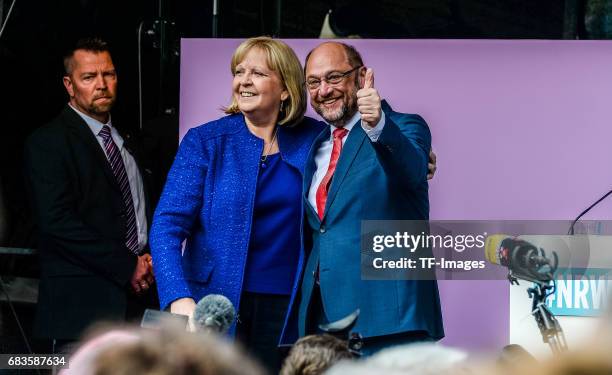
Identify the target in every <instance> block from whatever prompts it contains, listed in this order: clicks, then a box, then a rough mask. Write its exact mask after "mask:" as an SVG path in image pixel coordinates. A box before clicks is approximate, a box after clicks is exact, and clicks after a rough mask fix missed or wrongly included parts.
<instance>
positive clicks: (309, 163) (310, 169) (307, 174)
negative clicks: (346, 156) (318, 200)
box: [302, 125, 331, 219]
mask: <svg viewBox="0 0 612 375" xmlns="http://www.w3.org/2000/svg"><path fill="white" fill-rule="evenodd" d="M330 136H331V131H330V130H329V125H328V126H326V127H325V130H323V131H322V132H321V134H319V136H318V137H317V138H315V140H314V142H313V143H312V146H311V147H310V152H309V153H308V158H307V159H306V167H305V168H304V185H303V187H302V194H303V199H304V204H305V205H306V210H307V211H308V212H309V213H310V214H312V215H314V216H316V217H317V219H318V218H319V216H318V215H317V213H316V211H315V210H314V207H312V205H311V204H310V202H309V201H308V193H309V191H310V184H312V178H313V177H314V174H315V172H316V170H317V164H316V162H315V157H316V156H317V151H319V147H320V146H321V143H323V142H324V141H325V140H327V139H329V137H330Z"/></svg>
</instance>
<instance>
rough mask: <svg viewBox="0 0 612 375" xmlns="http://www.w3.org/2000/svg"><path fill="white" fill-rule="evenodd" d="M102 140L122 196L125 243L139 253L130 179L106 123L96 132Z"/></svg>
mask: <svg viewBox="0 0 612 375" xmlns="http://www.w3.org/2000/svg"><path fill="white" fill-rule="evenodd" d="M98 135H100V137H102V140H103V141H104V149H105V150H106V156H107V157H108V161H109V163H110V166H111V169H112V170H113V174H114V175H115V179H116V180H117V183H118V184H119V188H120V189H121V195H122V196H123V203H124V204H125V214H126V215H125V216H126V229H127V231H126V235H125V245H126V246H127V248H128V249H129V250H130V251H131V252H132V253H134V254H136V255H139V252H140V251H139V249H138V230H137V227H136V214H135V213H134V202H133V201H132V191H131V190H130V181H129V179H128V175H127V172H126V171H125V165H123V159H122V158H121V152H120V151H119V148H118V147H117V145H116V144H115V142H113V137H111V130H110V127H109V126H108V125H104V126H103V127H102V130H100V133H98Z"/></svg>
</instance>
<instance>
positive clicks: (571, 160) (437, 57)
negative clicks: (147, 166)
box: [180, 39, 612, 349]
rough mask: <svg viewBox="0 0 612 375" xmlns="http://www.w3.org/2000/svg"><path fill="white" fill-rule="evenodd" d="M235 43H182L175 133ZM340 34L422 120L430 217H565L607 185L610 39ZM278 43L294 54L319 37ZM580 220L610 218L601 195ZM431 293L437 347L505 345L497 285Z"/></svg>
mask: <svg viewBox="0 0 612 375" xmlns="http://www.w3.org/2000/svg"><path fill="white" fill-rule="evenodd" d="M241 41H242V40H232V39H223V40H215V39H184V40H183V41H182V58H181V97H180V105H181V111H180V126H181V132H180V134H181V137H182V135H184V134H185V132H186V131H187V129H189V128H190V127H193V126H197V125H199V124H202V123H205V122H208V121H211V120H213V119H216V118H218V117H220V116H222V115H223V113H222V111H221V110H220V108H221V107H223V106H224V105H227V104H229V100H230V96H231V88H230V87H231V74H230V69H229V65H230V58H231V55H232V52H233V50H234V49H235V48H236V46H238V44H239V43H240V42H241ZM348 42H349V43H351V44H353V45H355V46H356V47H357V49H358V50H359V51H360V52H361V53H362V55H363V58H364V61H365V63H366V65H367V66H369V67H371V68H373V69H374V75H375V86H376V88H377V89H378V90H379V92H380V93H381V96H383V97H384V98H386V99H387V100H388V101H389V102H390V104H391V105H392V106H393V107H394V109H396V110H398V111H401V112H409V113H418V114H421V115H422V116H423V117H424V118H425V119H426V120H427V122H428V123H429V126H430V128H431V132H432V136H433V148H434V150H435V151H436V153H437V154H438V172H437V174H436V177H435V179H434V180H433V181H432V182H431V183H430V202H431V218H432V219H446V220H450V219H464V220H465V219H474V220H485V219H517V220H518V219H570V218H573V217H574V216H576V214H577V213H579V212H580V211H582V209H584V208H585V207H587V206H588V205H589V204H590V203H591V202H593V201H594V200H595V199H596V198H598V197H599V196H601V195H603V194H604V193H605V192H606V191H607V190H608V189H610V188H612V168H610V166H609V165H610V161H611V160H612V147H610V140H611V139H612V126H611V125H610V120H611V119H612V105H611V104H610V103H611V102H612V69H610V67H611V66H612V42H609V41H589V42H585V41H580V42H577V41H492V40H490V41H472V40H453V41H446V40H350V41H348ZM287 43H288V44H289V45H291V46H292V47H293V48H294V49H295V51H296V53H297V55H298V56H299V57H300V58H301V59H302V61H303V60H304V57H305V56H306V53H307V52H308V51H309V50H310V49H311V48H312V47H314V46H316V45H317V44H318V43H320V40H287ZM309 115H311V116H315V115H314V114H313V112H312V110H309ZM587 217H588V218H592V219H612V200H611V201H610V202H604V203H603V204H602V205H601V206H600V207H598V208H597V209H595V210H593V212H592V213H591V214H590V215H588V216H587ZM440 293H441V298H442V304H443V309H444V320H445V326H446V333H447V338H446V339H445V341H444V342H445V343H447V344H452V345H458V346H461V347H465V348H474V349H478V348H482V349H491V348H496V347H497V348H499V347H501V346H502V345H505V344H506V343H507V341H508V338H509V332H508V330H509V324H508V321H509V319H508V314H509V292H508V286H507V283H506V282H503V281H495V282H493V281H487V282H485V281H482V282H472V281H463V282H455V281H452V282H451V281H444V282H440ZM479 297H482V298H479Z"/></svg>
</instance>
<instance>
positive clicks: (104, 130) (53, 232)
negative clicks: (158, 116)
mask: <svg viewBox="0 0 612 375" xmlns="http://www.w3.org/2000/svg"><path fill="white" fill-rule="evenodd" d="M64 67H65V75H64V78H63V82H64V86H65V88H66V91H67V92H68V95H69V97H70V100H69V103H68V105H66V107H65V108H64V109H63V111H62V112H61V113H60V114H59V116H58V117H57V118H55V119H54V120H53V121H51V122H50V123H49V124H47V125H45V126H43V127H42V128H40V129H38V130H37V131H36V132H34V134H32V136H31V137H30V138H29V139H28V141H27V143H26V152H25V155H26V167H27V169H26V175H27V177H28V179H29V180H28V185H29V189H30V193H31V197H32V206H33V212H34V215H35V220H36V222H37V224H38V230H39V252H40V262H41V280H40V290H39V297H38V306H37V316H36V322H35V329H34V332H35V335H36V336H38V337H41V338H49V339H52V340H53V342H54V351H56V352H57V351H62V347H64V349H65V348H66V347H68V346H70V344H71V343H72V342H73V341H75V340H77V339H78V338H79V337H80V335H81V334H82V332H83V330H84V329H86V328H87V327H88V326H89V325H90V324H92V323H94V322H97V321H101V320H102V321H123V320H126V319H129V318H136V316H134V315H137V312H138V311H141V310H142V309H141V307H142V306H141V302H143V301H144V300H145V299H144V297H146V295H147V294H148V292H147V291H148V289H149V288H150V287H151V285H152V283H153V282H154V278H153V270H152V265H151V257H150V255H149V254H147V253H145V250H146V245H147V226H148V220H147V211H149V210H150V207H147V205H146V201H147V199H146V194H145V188H144V184H143V178H144V177H147V176H145V175H144V174H143V173H142V172H141V171H140V170H139V168H138V164H137V163H136V159H137V153H135V151H134V149H133V147H132V145H131V142H130V141H131V139H130V138H129V137H128V136H125V137H122V136H121V135H120V134H119V132H118V131H117V129H116V128H115V127H113V125H112V122H111V116H110V110H111V108H112V107H113V104H114V102H115V98H116V89H117V74H116V71H115V67H114V65H113V61H112V59H111V55H110V52H109V49H108V45H107V44H106V43H105V42H104V41H101V40H100V39H84V40H81V41H79V42H78V43H77V46H76V48H74V49H73V50H72V51H71V52H70V53H68V54H67V55H66V57H65V58H64ZM152 289H154V288H152ZM130 315H131V316H130Z"/></svg>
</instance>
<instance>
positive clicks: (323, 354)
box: [280, 334, 353, 375]
mask: <svg viewBox="0 0 612 375" xmlns="http://www.w3.org/2000/svg"><path fill="white" fill-rule="evenodd" d="M351 358H353V355H352V353H351V352H350V351H349V348H348V345H347V343H346V342H344V341H342V340H340V339H338V338H336V337H334V336H331V335H327V334H323V335H309V336H305V337H302V338H301V339H299V340H298V341H297V342H296V343H295V345H293V347H292V348H291V351H289V355H288V356H287V358H286V359H285V362H284V363H283V367H282V368H281V371H280V375H319V374H322V373H323V372H324V371H325V370H327V369H328V368H330V367H331V366H333V365H334V364H336V363H337V362H338V361H340V360H343V359H351Z"/></svg>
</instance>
